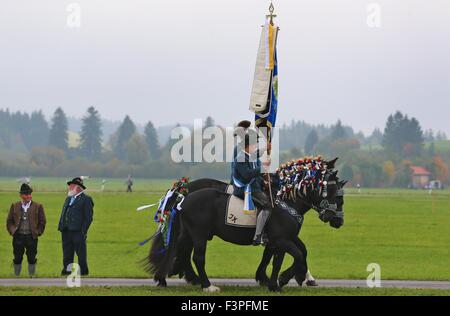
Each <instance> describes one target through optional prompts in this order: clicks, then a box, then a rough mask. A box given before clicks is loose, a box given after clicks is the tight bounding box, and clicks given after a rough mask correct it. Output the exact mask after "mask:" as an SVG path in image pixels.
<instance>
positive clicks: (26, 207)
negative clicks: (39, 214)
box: [22, 201, 31, 213]
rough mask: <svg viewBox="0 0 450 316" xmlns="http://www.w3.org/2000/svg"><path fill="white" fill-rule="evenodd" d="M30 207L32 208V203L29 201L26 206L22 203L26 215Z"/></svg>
mask: <svg viewBox="0 0 450 316" xmlns="http://www.w3.org/2000/svg"><path fill="white" fill-rule="evenodd" d="M30 206H31V201H28V202H27V203H26V204H24V203H23V202H22V209H23V211H24V212H25V213H26V212H28V209H29V208H30Z"/></svg>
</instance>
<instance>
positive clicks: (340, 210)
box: [330, 180, 347, 228]
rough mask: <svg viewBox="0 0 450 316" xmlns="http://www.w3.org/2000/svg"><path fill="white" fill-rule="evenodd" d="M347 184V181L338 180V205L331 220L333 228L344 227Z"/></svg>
mask: <svg viewBox="0 0 450 316" xmlns="http://www.w3.org/2000/svg"><path fill="white" fill-rule="evenodd" d="M346 184H347V181H339V180H337V186H338V190H337V193H336V205H337V210H336V213H335V214H334V215H333V216H332V217H331V219H330V226H331V227H333V228H340V227H341V226H342V225H344V194H345V191H344V186H345V185H346Z"/></svg>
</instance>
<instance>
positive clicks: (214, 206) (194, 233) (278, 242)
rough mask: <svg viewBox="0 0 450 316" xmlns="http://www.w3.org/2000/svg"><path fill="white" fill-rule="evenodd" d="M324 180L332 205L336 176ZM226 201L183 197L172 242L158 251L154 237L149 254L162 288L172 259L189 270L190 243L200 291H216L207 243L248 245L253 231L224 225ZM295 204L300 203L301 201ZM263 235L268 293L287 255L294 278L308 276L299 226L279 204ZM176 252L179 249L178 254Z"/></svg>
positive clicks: (200, 194) (216, 196)
mask: <svg viewBox="0 0 450 316" xmlns="http://www.w3.org/2000/svg"><path fill="white" fill-rule="evenodd" d="M326 177H327V179H328V180H329V182H330V185H328V187H327V189H326V190H327V195H326V198H325V200H326V201H327V205H335V204H336V202H335V200H336V195H337V191H338V189H337V188H338V186H337V183H336V182H335V181H336V173H335V172H328V171H327V173H326ZM227 199H228V194H226V193H224V192H220V191H218V190H216V189H201V190H199V191H196V192H193V193H190V194H189V195H187V196H186V198H185V199H184V202H183V204H182V211H181V212H180V215H179V216H177V217H175V219H174V223H173V229H172V235H173V238H171V240H170V243H169V245H168V246H167V249H166V250H165V251H161V244H162V243H161V239H162V237H161V236H157V238H155V239H154V241H153V245H152V248H151V251H150V254H149V264H150V266H151V271H152V272H153V273H154V278H155V280H156V281H158V282H159V283H160V284H162V285H164V284H165V282H166V281H165V278H166V277H167V275H168V274H169V273H170V272H172V271H174V270H176V269H173V270H172V268H173V265H174V259H175V258H176V257H177V256H179V257H180V258H184V262H181V265H183V264H184V266H185V267H187V269H189V268H188V266H190V253H191V250H192V247H190V245H189V243H192V246H193V248H194V255H193V261H194V263H195V265H196V268H197V271H198V273H199V278H200V284H201V286H202V288H203V289H204V290H205V291H208V292H213V291H217V290H219V289H218V288H217V287H215V286H212V285H211V283H210V282H209V280H208V277H207V275H206V271H205V252H206V244H207V241H208V240H211V239H212V237H213V236H214V235H216V236H218V237H219V238H221V239H223V240H225V241H228V242H231V243H235V244H239V245H251V244H252V238H253V234H254V229H250V228H236V227H231V226H227V225H225V223H224V222H225V221H224V219H225V213H226V204H227ZM297 201H300V199H298V200H297ZM175 203H177V198H176V195H174V197H173V198H171V200H170V201H168V203H167V204H166V206H167V208H173V207H174V205H175ZM296 203H304V202H296ZM328 211H333V209H323V211H322V216H323V219H322V220H328V221H329V220H331V218H332V217H333V216H330V214H329V213H328ZM334 211H335V210H334ZM266 231H267V234H268V236H269V240H270V242H269V245H268V246H267V247H269V248H271V249H273V256H274V260H273V270H272V276H271V278H270V281H269V284H268V286H269V289H270V290H271V291H278V290H280V286H279V285H278V274H279V271H280V268H281V264H282V261H283V258H284V254H285V253H286V252H287V253H289V254H290V255H292V256H293V257H294V271H295V274H296V275H298V276H299V278H303V279H304V278H305V275H306V272H307V264H306V260H305V258H304V255H303V253H302V251H301V250H300V249H299V245H298V231H299V223H298V221H297V219H296V218H294V217H293V216H292V215H290V214H289V213H288V212H286V209H285V208H284V207H283V206H282V205H281V204H279V203H276V205H275V208H274V210H273V211H272V217H271V218H270V220H269V221H268V223H267V227H266ZM179 240H181V241H183V243H184V244H183V243H182V244H180V245H178V247H177V243H178V241H179ZM177 248H178V249H179V251H178V254H177ZM179 264H180V263H179Z"/></svg>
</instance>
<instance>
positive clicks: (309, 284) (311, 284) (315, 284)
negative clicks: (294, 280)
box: [306, 280, 319, 286]
mask: <svg viewBox="0 0 450 316" xmlns="http://www.w3.org/2000/svg"><path fill="white" fill-rule="evenodd" d="M306 286H319V284H318V283H317V282H316V280H308V281H306Z"/></svg>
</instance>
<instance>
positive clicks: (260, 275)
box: [255, 246, 274, 286]
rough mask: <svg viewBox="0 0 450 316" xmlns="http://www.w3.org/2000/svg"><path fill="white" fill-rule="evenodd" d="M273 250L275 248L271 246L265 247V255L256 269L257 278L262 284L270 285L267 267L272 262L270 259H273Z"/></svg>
mask: <svg viewBox="0 0 450 316" xmlns="http://www.w3.org/2000/svg"><path fill="white" fill-rule="evenodd" d="M273 252H274V251H273V248H271V247H269V246H267V247H266V248H264V253H263V257H262V259H261V262H260V263H259V266H258V270H256V275H255V280H256V282H258V283H259V285H261V286H267V285H269V278H268V277H267V274H266V269H267V266H268V265H269V263H270V259H272V256H273Z"/></svg>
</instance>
